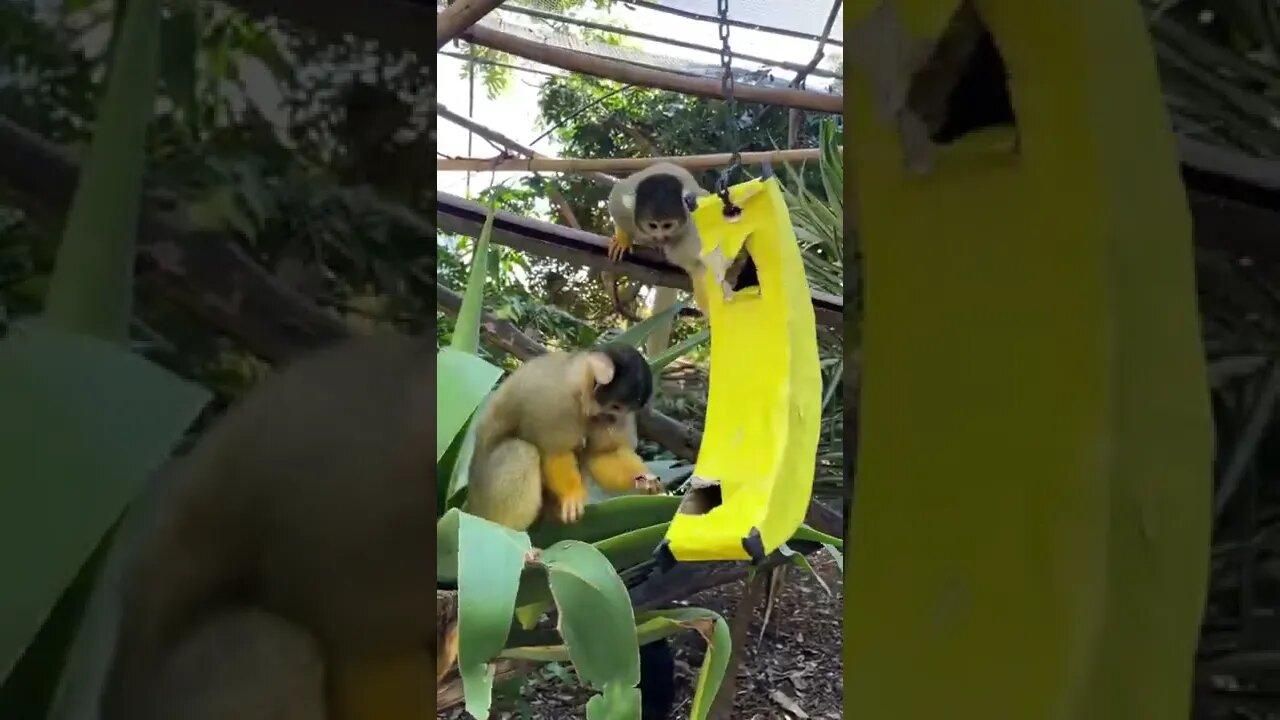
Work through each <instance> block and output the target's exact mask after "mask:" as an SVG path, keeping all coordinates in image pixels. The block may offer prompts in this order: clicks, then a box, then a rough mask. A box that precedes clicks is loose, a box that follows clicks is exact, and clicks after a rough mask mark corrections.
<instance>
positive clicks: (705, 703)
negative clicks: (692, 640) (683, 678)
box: [636, 608, 733, 720]
mask: <svg viewBox="0 0 1280 720" xmlns="http://www.w3.org/2000/svg"><path fill="white" fill-rule="evenodd" d="M636 620H637V622H638V623H639V624H640V628H641V638H642V640H643V639H645V637H646V636H647V635H648V634H650V633H653V634H656V633H658V632H666V633H667V634H671V633H673V632H675V631H676V630H681V629H685V628H692V629H694V630H697V631H698V634H699V635H702V638H703V639H704V640H706V641H707V653H706V656H705V657H704V658H703V661H702V669H701V670H700V671H699V672H698V684H697V687H696V689H695V690H694V694H693V703H692V705H691V707H690V708H689V720H706V718H707V714H708V713H709V712H710V711H711V703H712V701H714V700H715V699H716V694H717V693H719V692H720V686H721V685H722V684H723V683H724V674H725V670H726V669H727V668H728V667H729V654H730V651H731V650H732V649H733V639H732V637H731V636H730V634H729V625H728V623H726V622H725V621H724V618H722V617H720V615H718V614H716V613H714V612H712V611H710V610H706V609H703V608H672V609H668V610H652V611H649V612H645V613H640V614H639V615H637V616H636Z"/></svg>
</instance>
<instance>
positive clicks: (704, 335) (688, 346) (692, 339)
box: [649, 328, 711, 372]
mask: <svg viewBox="0 0 1280 720" xmlns="http://www.w3.org/2000/svg"><path fill="white" fill-rule="evenodd" d="M710 339H711V330H710V328H703V329H702V330H699V331H698V332H696V333H694V334H692V335H690V336H689V337H687V338H685V339H683V340H681V341H680V342H678V343H676V344H675V345H672V346H671V347H669V348H667V349H666V350H665V351H663V352H662V353H661V354H659V355H658V356H657V357H655V358H651V359H650V360H649V368H650V369H651V370H653V371H654V372H657V371H659V370H661V369H662V368H664V367H666V366H668V365H670V364H671V363H673V362H675V361H676V360H678V359H679V358H680V357H681V356H683V355H684V354H685V353H687V352H689V351H691V350H693V349H694V348H696V347H698V346H700V345H703V344H704V343H706V342H707V341H708V340H710Z"/></svg>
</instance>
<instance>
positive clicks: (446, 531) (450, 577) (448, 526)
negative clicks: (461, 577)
mask: <svg viewBox="0 0 1280 720" xmlns="http://www.w3.org/2000/svg"><path fill="white" fill-rule="evenodd" d="M461 518H462V511H461V510H458V509H454V508H451V509H449V510H448V511H447V512H445V514H444V515H442V516H441V517H440V519H439V520H436V580H437V581H440V580H444V581H446V582H456V581H457V579H458V526H459V525H460V524H461Z"/></svg>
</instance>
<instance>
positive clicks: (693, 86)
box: [461, 25, 844, 115]
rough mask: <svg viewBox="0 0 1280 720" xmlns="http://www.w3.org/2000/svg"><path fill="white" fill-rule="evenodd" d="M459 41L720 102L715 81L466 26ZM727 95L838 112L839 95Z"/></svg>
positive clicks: (749, 88)
mask: <svg viewBox="0 0 1280 720" xmlns="http://www.w3.org/2000/svg"><path fill="white" fill-rule="evenodd" d="M461 37H462V39H464V40H466V41H467V42H470V43H473V44H475V45H483V46H484V47H487V48H492V49H494V50H501V51H502V52H505V53H510V54H512V55H515V56H516V57H522V58H524V59H526V60H532V61H534V62H539V63H542V64H543V65H550V66H552V67H558V68H560V69H561V70H569V71H572V72H578V73H584V74H587V75H594V76H596V77H600V78H604V79H606V80H613V81H616V82H623V83H627V84H629V85H640V86H642V87H648V88H655V89H658V90H670V91H673V92H679V93H684V94H686V95H696V96H698V97H710V98H719V97H722V96H723V91H722V90H721V89H720V80H719V79H716V78H703V77H693V76H690V75H679V74H676V73H672V72H665V71H662V70H653V69H650V68H644V67H640V66H638V65H634V64H632V63H625V62H619V61H617V60H609V59H606V58H602V57H598V56H596V55H590V54H588V53H583V52H578V51H576V50H568V49H565V48H560V47H555V46H552V45H546V44H544V43H540V42H537V41H536V40H528V39H526V38H522V37H517V36H515V35H512V34H510V33H504V32H501V31H499V30H494V29H493V28H489V27H485V26H483V25H475V26H472V27H471V28H469V29H468V30H467V31H466V32H464V33H462V35H461ZM733 94H734V97H736V98H737V99H739V100H742V101H744V102H754V103H762V104H765V105H778V106H781V107H794V108H800V109H801V110H813V111H815V112H824V113H830V114H833V115H839V114H840V113H841V112H843V108H844V100H843V98H842V97H841V96H840V95H831V94H828V93H820V92H813V91H810V90H796V89H793V88H771V87H761V86H759V85H747V84H739V85H735V86H734V90H733Z"/></svg>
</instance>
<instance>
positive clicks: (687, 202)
mask: <svg viewBox="0 0 1280 720" xmlns="http://www.w3.org/2000/svg"><path fill="white" fill-rule="evenodd" d="M684 206H685V207H686V208H687V209H688V210H689V212H693V211H694V210H697V209H698V196H697V195H694V194H693V193H685V195H684Z"/></svg>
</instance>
